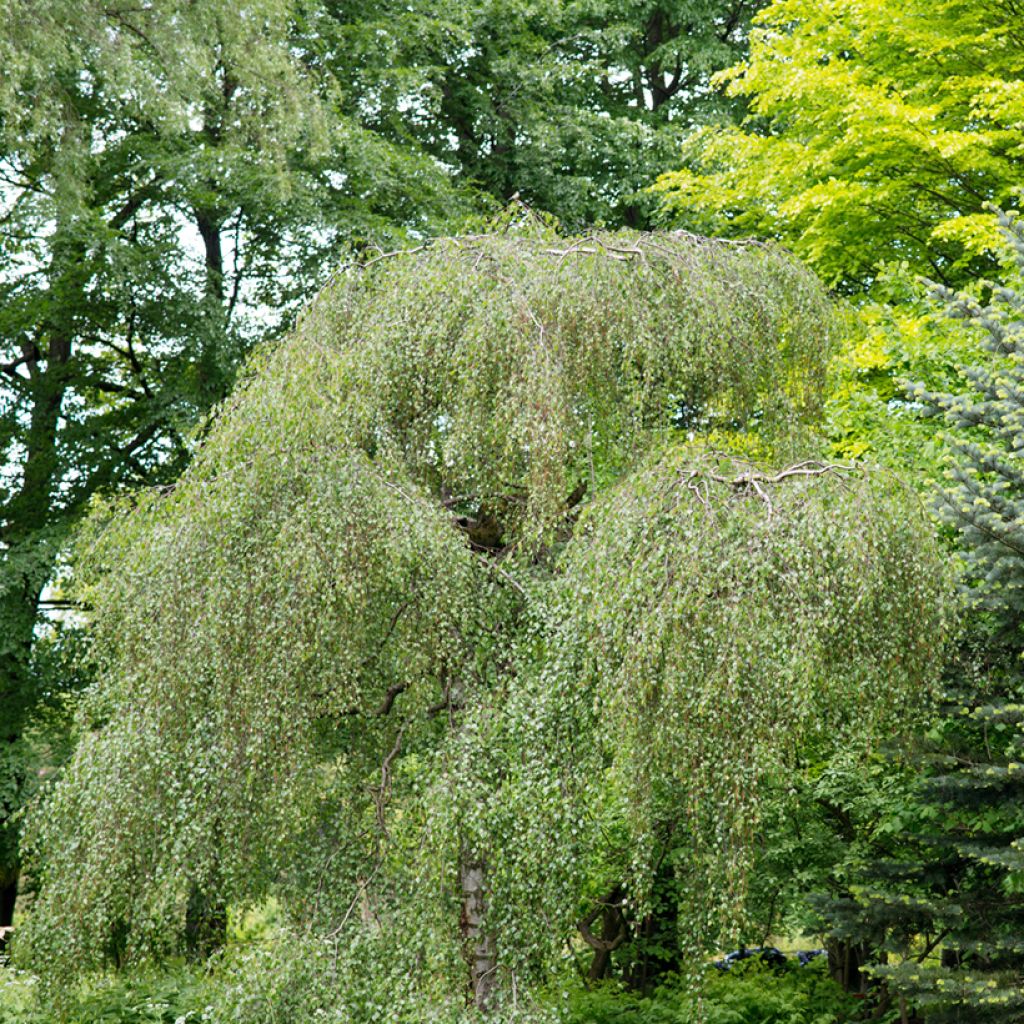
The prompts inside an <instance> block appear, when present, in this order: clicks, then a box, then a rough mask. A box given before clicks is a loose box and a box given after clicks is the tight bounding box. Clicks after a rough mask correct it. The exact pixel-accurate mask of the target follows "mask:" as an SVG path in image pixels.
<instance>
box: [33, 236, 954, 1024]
mask: <svg viewBox="0 0 1024 1024" xmlns="http://www.w3.org/2000/svg"><path fill="white" fill-rule="evenodd" d="M833 332H834V326H833V319H832V313H831V310H830V306H829V303H828V300H827V298H826V296H825V295H824V293H823V291H822V289H821V287H820V285H819V284H818V282H817V281H816V280H815V279H814V278H813V276H811V275H810V274H809V273H808V272H807V271H805V270H804V269H803V268H801V267H800V266H799V265H798V264H796V263H795V262H794V261H793V260H792V259H791V258H790V257H788V256H787V255H786V254H785V253H783V252H781V251H779V250H777V249H774V248H771V247H765V246H761V245H756V244H735V243H730V244H726V243H717V242H711V241H708V240H705V239H700V238H695V237H692V236H687V235H683V234H671V235H670V234H664V235H636V234H615V235H605V236H595V237H589V238H580V239H575V240H570V241H567V240H564V239H560V238H558V237H556V236H553V235H549V234H547V233H545V232H542V231H526V232H524V233H519V234H517V233H515V232H510V233H507V234H504V235H498V236H487V237H468V238H461V239H453V240H445V241H437V242H434V243H432V244H429V245H425V246H423V247H421V248H420V249H418V250H417V249H412V250H407V251H402V252H398V253H387V254H381V255H380V256H379V257H377V258H374V259H370V260H369V261H368V262H367V263H366V264H364V265H361V266H353V267H347V268H344V269H343V270H342V271H341V272H339V273H338V275H336V278H335V279H334V280H333V281H332V282H331V283H329V285H328V286H327V287H326V288H325V289H324V291H323V292H322V293H321V294H320V295H319V296H318V297H317V298H316V300H315V301H314V302H313V303H312V305H311V307H310V308H309V310H308V312H307V314H306V315H305V317H304V318H303V319H302V320H301V321H300V323H299V325H298V326H297V328H296V330H295V331H294V333H293V335H292V336H291V337H290V338H289V339H288V340H287V341H286V342H284V343H281V344H278V345H276V346H274V347H272V348H267V349H265V350H263V351H261V352H259V353H257V355H256V357H255V358H254V359H253V360H252V361H251V363H250V366H249V369H248V373H247V375H246V377H245V379H244V380H243V382H242V384H241V385H240V386H239V388H238V389H237V390H236V392H235V393H234V395H233V396H232V397H231V398H230V399H229V400H228V401H227V402H226V403H225V405H224V406H223V408H222V409H221V410H220V412H219V415H218V417H217V418H216V422H215V425H214V426H213V428H212V430H211V431H210V433H209V435H208V437H207V438H206V440H205V441H204V443H203V445H202V447H201V450H200V451H199V452H198V454H197V456H196V458H195V460H194V462H193V463H192V465H191V466H190V468H189V469H188V470H187V471H186V473H185V474H184V475H183V477H182V478H181V479H180V481H179V482H178V483H177V484H175V485H174V486H173V487H169V488H164V489H162V490H154V491H149V492H144V493H140V494H137V495H135V496H134V497H133V498H132V499H131V500H130V501H127V500H125V501H122V502H120V503H110V504H106V505H103V506H98V507H97V508H96V510H95V512H94V514H93V516H92V517H91V519H90V520H89V522H88V525H87V528H86V530H85V531H84V534H83V536H82V537H81V539H80V543H79V548H80V555H79V560H80V566H79V568H80V572H79V576H80V578H81V579H82V580H83V581H85V586H86V591H85V593H84V594H83V598H84V599H85V600H87V602H88V604H89V605H90V606H91V608H92V612H91V615H92V630H93V636H94V643H93V647H92V653H91V656H92V658H93V659H94V661H95V668H96V672H97V679H98V682H97V684H96V685H95V687H94V688H93V690H92V691H91V692H89V693H88V694H87V696H86V699H85V701H84V704H83V708H82V712H81V717H80V722H79V728H80V736H81V739H80V742H79V745H78V748H77V752H76V754H75V756H74V758H73V759H72V761H71V763H70V765H69V766H68V768H67V770H66V772H65V773H64V775H63V777H62V778H61V779H60V780H59V782H58V783H56V784H55V785H54V786H53V787H52V788H51V789H50V791H49V793H48V794H47V795H46V798H45V799H44V800H43V801H42V802H41V804H40V805H39V806H38V807H37V809H36V811H35V813H34V815H33V818H32V821H31V822H30V826H29V828H28V835H29V841H30V845H31V850H32V862H33V868H34V871H35V873H36V877H37V878H38V880H39V897H38V900H37V902H36V906H35V911H34V914H33V916H32V918H31V920H30V921H29V923H28V925H27V927H26V929H25V930H24V934H23V935H22V936H21V938H20V949H19V952H20V956H21V957H22V959H23V960H24V962H26V963H29V964H31V965H32V966H33V967H34V968H35V969H36V970H37V971H38V972H39V973H40V974H41V975H42V978H43V981H44V983H45V985H46V987H47V990H48V991H50V992H51V993H53V994H54V995H56V996H59V995H60V994H61V993H62V992H65V993H66V992H67V991H69V990H70V989H72V988H73V986H74V984H75V983H76V982H77V980H79V979H80V978H81V977H83V976H84V975H87V974H88V973H89V972H91V971H94V970H98V969H101V968H102V967H103V966H104V964H106V963H107V962H109V961H110V960H111V959H114V960H116V961H118V962H133V961H139V960H143V959H146V958H152V957H160V956H164V955H169V954H173V953H174V952H176V951H177V950H178V949H180V948H181V945H182V942H183V936H184V934H185V932H186V925H187V922H188V917H189V913H190V909H189V908H190V906H193V905H194V903H195V895H196V893H197V892H198V893H207V894H210V893H213V894H216V896H217V898H218V899H219V900H221V901H222V902H223V904H225V905H228V906H230V907H233V908H244V907H245V906H248V905H252V904H255V903H258V902H259V901H262V900H265V899H266V898H268V897H270V896H274V897H276V899H277V901H278V903H279V904H280V906H281V907H282V909H283V911H284V913H285V916H286V919H287V929H288V940H287V941H284V942H280V943H278V944H277V946H275V947H274V948H272V949H270V948H267V949H262V950H257V951H253V952H250V953H249V954H247V955H246V956H244V957H241V958H239V959H238V960H236V961H235V962H233V966H232V969H233V970H235V971H237V977H238V984H237V986H235V987H234V988H233V989H231V990H230V991H229V992H228V995H227V996H226V997H225V998H226V999H227V1000H228V1002H229V1003H230V1004H231V1006H230V1007H229V1008H227V1009H226V1010H225V1012H226V1013H227V1012H228V1009H229V1010H230V1012H231V1013H233V1014H235V1015H236V1016H235V1018H234V1019H245V1020H249V1021H258V1020H264V1019H267V1020H270V1019H273V1020H275V1021H280V1020H295V1021H300V1020H301V1021H305V1020H310V1019H313V1018H314V1017H316V1016H317V1015H318V1014H319V1015H320V1016H322V1017H324V1019H330V1020H339V1021H342V1020H344V1021H350V1020H355V1021H361V1020H371V1019H372V1020H380V1019H387V1020H399V1019H401V1020H426V1019H439V1018H444V1019H452V1018H455V1017H458V1016H459V1015H461V1014H462V1013H466V1012H470V1013H474V1012H483V1013H490V1014H493V1015H502V1016H504V1015H510V1014H515V1013H516V1012H522V1013H526V1014H530V1013H534V1012H535V1004H534V1003H533V1001H532V1000H533V999H534V997H535V994H536V992H537V989H538V986H539V985H541V984H543V983H546V982H547V981H549V980H550V978H551V977H552V976H553V974H554V973H557V971H558V969H559V964H560V963H561V962H562V960H563V959H564V956H565V954H566V951H569V952H571V953H574V954H577V955H578V954H579V953H580V952H581V951H583V952H586V951H587V950H588V944H589V946H591V947H593V949H594V951H595V955H598V954H601V953H602V951H603V952H604V953H607V948H605V947H607V946H609V945H610V944H611V943H612V941H613V940H611V939H604V938H601V937H598V936H597V935H595V928H593V927H591V926H590V925H591V924H592V923H593V921H594V913H593V908H594V906H595V905H600V903H601V900H602V898H603V895H602V894H606V893H607V892H612V893H614V894H615V901H616V907H617V910H618V912H619V913H620V916H621V918H622V921H623V922H625V924H624V927H628V921H630V920H638V919H639V918H640V917H641V916H642V914H643V911H644V907H645V906H646V901H648V900H649V897H650V892H651V886H652V881H653V878H654V875H655V872H656V871H657V870H658V865H657V864H656V863H655V860H656V853H655V851H656V849H657V847H658V844H659V843H663V841H664V836H665V835H666V834H668V833H671V835H672V836H673V840H672V842H673V849H674V850H675V851H676V856H675V857H674V860H673V870H674V872H675V875H676V878H677V882H678V885H677V890H676V891H677V892H678V893H679V898H678V906H677V907H676V908H674V918H673V920H674V922H675V924H674V927H675V928H676V931H677V934H678V942H679V944H680V945H681V947H682V948H683V949H684V950H686V951H687V952H689V953H690V954H693V955H696V954H698V953H699V952H700V950H701V948H702V947H703V946H704V945H706V944H708V943H711V942H713V941H714V940H715V939H716V938H718V937H720V936H721V935H723V934H727V933H728V931H729V929H730V928H731V927H732V926H734V925H735V924H736V922H738V921H739V920H740V919H741V918H742V914H743V906H744V893H745V877H746V872H747V868H748V863H749V860H750V853H751V849H752V846H753V840H754V837H755V835H756V832H757V827H758V815H759V806H760V796H759V792H760V790H759V783H760V780H762V779H764V778H767V777H768V776H769V775H770V774H771V773H772V772H773V771H775V770H777V769H778V768H779V766H781V765H785V764H786V763H788V761H789V759H792V758H793V757H795V756H796V755H797V754H798V753H799V751H800V750H801V749H805V748H806V747H807V746H808V745H812V744H813V745H815V747H816V749H821V750H827V749H832V748H835V747H837V746H839V745H844V744H852V743H861V744H866V743H867V742H868V740H869V738H870V736H871V735H872V733H873V732H874V731H875V730H877V729H878V728H879V727H881V726H883V725H885V724H887V723H890V722H891V721H892V719H893V716H896V715H900V714H904V713H905V712H906V711H907V710H908V709H909V708H911V707H912V706H913V704H914V702H915V701H917V700H919V699H920V697H921V695H922V694H923V693H924V692H925V691H927V689H928V687H929V686H930V685H931V682H932V680H933V679H934V678H935V675H936V669H937V665H938V662H939V660H940V659H941V651H942V641H943V636H944V634H945V632H946V629H947V618H948V612H947V609H946V606H945V602H944V594H945V593H946V581H945V574H944V572H943V570H942V569H941V561H940V558H939V556H938V554H937V552H936V549H935V546H934V542H933V540H932V539H931V532H930V530H929V529H928V527H927V524H926V521H925V517H924V515H923V513H922V511H921V510H920V508H919V507H918V505H917V503H916V499H915V498H914V497H913V496H912V495H910V494H908V493H907V492H906V491H904V490H903V489H902V488H901V487H900V486H899V484H898V483H896V482H895V481H894V480H893V479H891V478H890V477H888V476H886V475H883V474H880V473H877V472H871V471H868V470H864V469H859V468H856V467H846V466H838V465H831V464H827V463H824V462H820V461H816V460H814V454H815V453H814V443H813V427H814V424H815V422H816V419H817V417H818V415H819V407H820V402H821V396H822V393H823V390H824V379H825V371H826V365H827V361H828V358H829V356H830V354H831V339H832V337H833ZM595 901H596V904H595ZM605 902H606V903H607V901H605ZM317 1019H319V1018H317Z"/></svg>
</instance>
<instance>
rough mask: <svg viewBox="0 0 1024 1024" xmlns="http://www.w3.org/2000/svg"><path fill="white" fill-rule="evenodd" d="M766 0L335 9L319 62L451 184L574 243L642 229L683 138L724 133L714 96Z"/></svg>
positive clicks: (726, 112)
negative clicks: (548, 219)
mask: <svg viewBox="0 0 1024 1024" xmlns="http://www.w3.org/2000/svg"><path fill="white" fill-rule="evenodd" d="M760 6H761V3H760V0H642V2H634V0H625V2H623V0H557V2H553V3H552V2H541V3H538V2H536V0H500V2H497V3H495V2H492V0H486V2H482V0H442V2H433V0H431V2H413V3H400V2H394V0H388V2H385V3H372V4H365V5H362V4H356V5H353V4H348V3H346V4H339V3H326V4H324V7H323V12H324V13H323V15H322V16H321V18H320V20H319V21H318V22H317V24H316V34H317V35H318V37H319V38H320V39H321V40H322V50H323V59H324V62H325V64H326V65H328V66H330V67H331V69H332V73H333V74H334V75H335V76H337V78H338V79H339V81H342V82H343V83H344V88H345V89H346V90H347V91H350V92H352V93H353V94H355V95H358V96H360V97H361V98H362V100H361V108H362V109H363V112H364V115H363V116H364V117H365V119H366V122H365V123H367V124H368V125H369V126H371V127H372V128H373V129H374V130H375V131H378V132H381V133H382V134H383V135H384V136H385V137H387V138H389V139H393V140H395V141H396V142H398V143H400V144H408V142H409V141H410V140H415V141H416V142H417V143H418V144H419V145H421V146H422V147H423V148H424V149H425V150H426V151H427V152H429V153H431V154H433V155H434V156H435V157H436V158H437V159H438V160H440V161H441V162H442V163H443V164H444V165H445V166H447V167H449V168H451V170H452V171H453V173H454V175H455V178H456V180H457V181H460V182H464V183H466V184H468V185H470V186H472V187H474V188H478V189H483V190H484V191H485V192H486V193H488V194H490V195H492V196H494V197H496V198H497V200H498V201H499V202H500V203H502V204H504V203H505V202H507V201H508V199H509V198H510V197H511V196H512V195H513V194H514V193H517V192H518V193H519V194H520V195H521V196H522V197H523V198H524V199H525V200H526V201H527V202H528V203H530V204H531V205H532V206H534V207H535V208H537V209H542V210H545V211H548V212H550V213H552V214H554V215H555V216H557V217H558V218H559V219H560V220H561V221H562V222H563V224H564V225H565V226H566V227H567V228H570V229H572V230H582V229H583V228H584V227H586V226H588V225H591V224H594V223H597V222H602V223H604V224H605V225H607V226H620V225H624V224H625V225H629V226H631V227H643V226H646V225H647V224H649V221H650V215H651V212H652V209H653V207H654V205H655V204H654V202H653V200H652V198H651V197H650V196H648V195H646V194H645V193H644V192H643V190H644V189H645V188H646V187H647V186H648V185H649V184H651V183H652V182H653V181H654V180H655V178H656V177H657V175H658V174H659V173H660V172H661V171H662V170H664V169H665V168H666V167H668V166H671V164H672V163H673V161H674V160H675V158H676V154H677V151H678V147H679V145H680V144H681V140H682V138H683V135H684V133H685V131H686V130H688V129H689V128H691V127H692V126H693V125H694V124H706V123H709V122H720V121H730V120H732V119H733V117H734V116H735V115H736V114H737V112H738V111H739V110H741V109H742V106H743V101H742V100H741V99H734V98H727V97H724V96H722V95H721V94H718V93H715V92H714V91H713V90H711V89H710V87H709V82H710V78H711V76H712V74H714V72H716V71H719V70H721V69H723V68H725V67H728V66H729V65H731V64H733V63H735V61H737V60H739V59H740V58H741V57H742V56H743V55H744V53H745V50H746V39H747V31H748V29H749V24H750V18H751V16H752V15H753V13H754V12H755V11H756V10H757V9H758V8H759V7H760Z"/></svg>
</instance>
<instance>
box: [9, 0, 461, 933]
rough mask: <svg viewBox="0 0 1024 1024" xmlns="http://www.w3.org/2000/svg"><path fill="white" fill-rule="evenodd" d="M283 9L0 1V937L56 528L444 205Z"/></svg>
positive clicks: (151, 460)
mask: <svg viewBox="0 0 1024 1024" xmlns="http://www.w3.org/2000/svg"><path fill="white" fill-rule="evenodd" d="M296 13H297V12H296V10H295V8H294V5H292V4H290V3H287V2H276V0H273V2H271V0H261V2H254V3H248V4H244V5H242V6H241V7H239V6H238V5H236V4H224V3H221V2H217V0H203V2H200V3H177V2H173V0H167V2H160V3H154V4H149V5H144V6H141V7H140V6H138V5H135V4H123V3H114V4H98V3H78V2H74V3H70V2H62V0H48V2H44V3H31V4H26V3H22V2H20V0H8V2H5V3H4V4H2V5H0V21H2V24H3V26H4V29H3V31H2V32H0V60H2V62H3V66H4V69H5V72H4V79H3V82H2V83H0V175H2V181H0V204H2V205H0V209H2V215H0V247H2V250H3V252H4V253H5V255H7V257H8V259H7V260H6V261H5V265H4V269H3V271H2V273H0V450H2V457H3V465H4V470H3V476H2V480H0V559H2V561H0V666H2V667H0V695H2V703H0V721H2V722H3V729H2V734H3V745H4V751H5V753H4V756H3V760H2V775H3V781H2V782H0V817H2V821H3V823H2V825H0V829H2V831H3V846H2V855H0V862H2V863H0V883H2V884H0V894H2V895H0V925H3V924H8V923H9V922H10V915H11V911H12V906H13V901H14V896H15V892H16V888H15V887H16V884H17V856H16V845H17V839H16V826H15V825H14V824H13V823H12V820H11V819H12V814H13V812H14V811H15V810H16V809H17V808H18V807H19V806H20V805H21V803H22V802H23V799H24V796H25V790H26V786H28V785H29V783H30V780H31V778H32V776H33V774H34V772H33V770H32V757H31V752H30V751H29V750H26V743H25V737H26V729H27V727H28V722H29V719H30V718H31V717H32V715H33V709H35V708H36V707H37V706H38V702H39V700H40V699H41V698H42V697H43V696H44V695H46V694H47V693H48V692H50V691H51V690H52V689H53V688H54V687H58V688H59V686H60V685H61V676H62V675H64V676H66V675H67V669H61V668H59V667H57V665H59V663H57V665H54V663H53V659H52V658H49V657H46V658H44V657H42V653H43V652H42V651H41V650H40V651H38V652H37V649H36V643H35V641H36V640H37V638H38V637H39V636H40V633H41V631H42V632H46V631H47V630H53V629H57V628H59V624H53V623H51V624H50V625H49V626H47V625H45V610H46V609H47V608H49V607H52V605H53V604H54V600H53V599H54V598H55V597H56V598H59V596H60V595H59V593H57V592H50V593H49V594H47V592H46V586H47V584H48V582H50V581H51V580H53V578H54V573H55V571H56V569H57V566H58V556H59V552H60V551H61V548H62V545H63V544H64V542H65V539H66V537H67V534H68V530H69V528H70V526H71V524H72V523H73V522H74V521H75V519H76V517H77V516H78V515H79V514H80V513H81V511H82V509H83V508H84V507H85V505H86V504H87V502H88V500H89V498H90V496H91V495H92V494H94V493H95V492H97V491H104V490H107V489H112V488H116V487H120V486H126V485H128V486H134V485H138V484H140V483H142V482H147V483H153V482H157V481H169V480H173V479H174V478H175V476H176V475H177V474H178V473H179V472H180V471H181V469H182V467H183V466H184V464H185V462H186V461H187V459H188V456H189V451H190V444H191V442H190V440H189V438H190V434H191V432H192V431H193V429H194V428H195V426H196V424H197V423H199V422H201V420H202V418H203V416H204V415H205V413H206V412H207V410H209V408H210V407H211V406H212V405H213V404H214V403H216V402H218V401H220V400H221V399H222V398H223V397H224V396H225V395H226V394H227V392H228V390H229V388H230V386H231V383H232V381H233V378H234V374H235V372H236V369H237V367H238V365H239V362H240V361H241V359H242V358H243V356H244V354H245V353H246V352H247V351H248V349H249V348H250V346H251V345H252V344H253V342H254V341H255V340H256V339H257V338H259V337H264V336H267V335H268V334H271V335H272V334H273V333H274V332H275V331H277V330H278V329H279V328H280V326H281V325H282V324H283V323H285V322H287V319H288V317H289V316H290V315H291V312H292V311H293V310H294V308H295V302H296V300H297V298H298V297H300V296H302V295H304V294H308V292H309V291H310V290H311V289H312V288H314V287H315V285H316V284H317V283H318V282H319V281H321V280H322V279H323V277H324V267H325V264H327V263H329V262H331V261H333V260H334V259H336V258H337V253H338V251H339V247H340V246H341V245H342V244H343V243H345V242H346V241H349V240H358V239H365V238H366V237H368V236H370V235H373V236H374V237H378V238H381V239H383V238H385V237H387V236H388V235H391V236H392V237H394V236H396V235H401V234H402V232H403V231H404V230H406V229H407V228H413V227H415V228H420V229H422V228H424V227H425V226H427V225H428V224H430V223H433V222H434V220H435V218H439V217H443V216H445V215H446V214H447V213H449V212H450V211H451V210H452V209H453V208H457V207H458V201H457V200H456V199H455V198H454V193H453V192H452V190H451V189H450V188H449V187H448V184H447V178H446V176H445V175H444V174H443V173H442V172H441V171H440V169H438V168H436V167H433V166H432V164H431V163H430V161H429V160H428V159H427V158H426V157H422V156H417V155H416V154H415V153H414V152H406V151H399V150H397V149H396V147H394V146H393V145H392V144H390V143H388V142H386V141H385V140H383V139H382V138H380V137H379V136H375V135H373V134H372V133H371V132H368V131H367V130H366V129H364V128H363V127H362V126H361V125H360V123H359V120H358V117H356V116H354V115H352V114H349V113H346V112H345V110H344V109H343V108H342V107H341V106H340V103H341V98H340V96H339V94H338V91H337V87H336V85H335V84H333V83H332V82H331V81H330V80H329V79H326V78H324V76H323V75H322V74H320V73H319V72H318V71H317V70H316V69H314V68H311V67H310V66H309V65H308V62H305V61H304V60H303V59H302V53H303V48H302V37H301V35H298V34H297V33H298V31H299V27H300V25H299V23H297V21H296ZM57 603H58V604H59V601H58V602H57ZM48 650H49V649H48ZM37 653H38V654H39V655H40V656H39V657H37ZM47 665H50V666H51V667H53V669H54V671H55V672H56V675H53V673H51V672H48V671H46V670H45V666H47Z"/></svg>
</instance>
